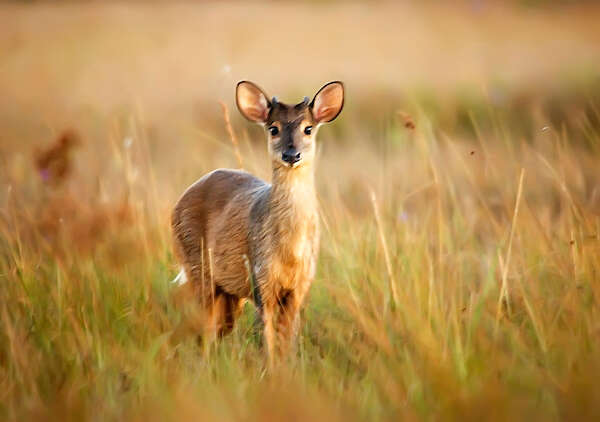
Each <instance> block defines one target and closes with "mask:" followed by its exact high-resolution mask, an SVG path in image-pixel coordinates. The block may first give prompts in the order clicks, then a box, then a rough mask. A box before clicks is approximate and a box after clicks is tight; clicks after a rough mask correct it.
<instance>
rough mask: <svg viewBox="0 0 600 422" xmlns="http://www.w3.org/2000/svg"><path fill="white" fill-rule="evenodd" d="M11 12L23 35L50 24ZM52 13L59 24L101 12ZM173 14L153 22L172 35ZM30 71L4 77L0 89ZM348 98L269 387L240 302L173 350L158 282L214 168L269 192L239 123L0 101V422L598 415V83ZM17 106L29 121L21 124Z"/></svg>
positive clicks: (26, 53)
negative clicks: (173, 232) (174, 211)
mask: <svg viewBox="0 0 600 422" xmlns="http://www.w3.org/2000/svg"><path fill="white" fill-rule="evenodd" d="M3 7H6V6H3ZM11 7H12V6H11ZM14 7H15V8H16V9H15V10H16V11H15V12H14V13H16V14H17V15H19V16H27V19H25V20H24V21H22V22H26V23H27V22H29V23H31V22H36V21H37V20H39V21H40V22H42V21H43V19H42V18H40V17H39V16H38V17H36V16H37V14H42V15H43V14H50V15H52V16H54V14H55V13H57V12H56V11H55V10H54V9H51V8H50V9H49V8H47V6H39V8H38V7H34V8H32V9H21V8H20V7H21V6H19V7H17V6H14ZM62 7H63V9H61V10H62V11H63V12H64V13H65V14H64V16H63V17H62V19H65V20H66V22H69V16H71V14H73V15H72V16H75V17H76V18H82V16H83V19H91V18H89V16H88V15H87V14H86V11H87V10H95V9H93V8H94V7H100V6H97V5H96V6H89V7H92V9H86V8H85V7H82V6H77V7H75V6H62ZM114 7H115V6H110V7H108V9H102V8H101V10H100V12H101V13H108V14H111V13H117V12H115V10H118V9H113V8H114ZM140 7H141V6H140ZM161 7H166V6H161ZM189 7H190V6H181V5H180V6H177V7H175V8H174V9H168V10H169V13H170V14H169V15H168V17H169V19H174V17H176V16H179V14H180V13H181V12H182V11H181V10H180V9H181V8H183V9H184V11H186V13H187V12H190V10H191V9H189ZM308 7H309V6H302V7H301V8H300V14H301V16H304V14H306V13H308V12H307V11H308V10H309V9H308ZM332 7H333V6H332ZM69 8H73V9H74V10H70V9H69ZM237 8H239V6H236V7H234V8H233V12H232V13H233V14H234V18H235V19H238V18H239V16H238V12H239V11H236V10H237ZM254 8H259V6H257V5H254V6H252V8H251V11H252V10H254V11H255V9H254ZM135 10H138V9H135ZM144 10H145V9H144ZM161 10H162V9H161ZM419 10H420V9H419ZM222 12H223V11H222V10H221V9H218V11H217V12H215V13H217V14H218V13H222ZM119 13H121V12H119ZM129 13H131V18H132V19H134V20H135V21H136V22H142V21H144V20H143V19H142V18H141V17H140V16H138V15H137V14H136V13H134V12H127V15H128V16H129ZM160 13H162V12H160ZM160 13H159V14H160ZM194 13H198V12H194ZM273 13H274V16H279V14H281V13H283V11H282V10H280V9H278V8H276V9H275V10H274V11H273ZM344 13H347V14H348V15H347V16H350V17H352V16H354V15H353V14H354V13H358V12H357V11H356V10H355V8H350V11H349V12H344ZM420 13H425V14H426V13H434V16H438V14H437V13H438V12H431V11H430V10H429V11H428V9H425V12H423V11H418V13H417V15H418V16H421V15H420ZM461 13H462V12H461ZM511 13H512V12H511ZM568 13H572V14H573V13H574V14H575V16H579V17H580V13H581V12H580V11H577V10H574V11H573V10H571V11H570V12H568ZM61 16H62V15H61ZM85 16H88V18H85ZM119 16H120V15H119ZM344 16H346V15H344ZM519 16H520V15H518V13H517V14H515V15H509V16H508V17H507V19H511V20H515V21H520V19H521V18H520V17H519ZM371 18H372V19H373V21H375V18H374V17H372V16H371ZM147 19H150V21H152V22H153V19H157V16H154V15H153V17H150V18H147ZM453 19H456V20H457V21H458V22H462V20H463V19H466V18H464V16H463V15H462V14H458V15H456V16H454V18H453ZM453 19H451V20H450V21H449V23H447V25H450V26H452V27H454V26H453V25H455V24H456V21H455V20H453ZM489 19H492V18H489ZM563 19H565V18H564V17H558V16H557V15H556V14H554V13H550V14H549V15H543V14H542V15H536V16H535V18H534V19H533V21H532V22H534V24H535V25H539V26H540V27H542V28H545V27H547V26H552V22H556V21H555V20H558V21H560V22H562V21H563ZM581 19H583V21H585V19H591V18H590V17H589V16H588V17H581ZM75 20H76V21H77V19H75ZM48 22H50V21H48ZM102 22H104V21H102ZM369 22H370V21H369ZM494 22H496V21H493V22H492V23H490V22H487V21H486V22H484V24H485V25H491V26H492V27H493V25H492V24H494ZM21 24H22V25H25V23H21ZM21 24H17V23H14V24H13V25H17V26H18V25H21ZM49 24H50V23H49ZM495 24H498V22H496V23H495ZM485 25H484V26H485ZM105 29H106V28H105ZM409 29H410V28H409ZM141 30H142V31H145V30H148V27H143V28H142V29H141ZM201 30H204V29H201ZM410 30H411V31H415V30H416V29H414V28H413V29H410ZM480 30H481V31H484V29H481V28H480ZM76 31H85V29H81V28H78V27H77V26H76V25H74V24H73V23H71V24H67V25H66V26H65V28H64V32H61V33H60V34H58V35H53V36H49V39H48V40H46V41H44V42H47V43H49V44H52V43H54V42H56V43H58V44H59V45H60V43H61V42H63V43H66V44H68V45H71V44H70V43H71V41H69V40H70V38H68V37H67V38H68V39H63V37H66V36H67V35H68V34H72V33H74V32H76ZM182 31H185V30H184V29H182ZM490 31H491V30H490ZM587 31H588V30H587V29H585V28H583V29H582V32H581V33H574V34H571V35H569V36H570V37H571V38H569V39H570V40H572V39H578V37H582V38H585V37H586V36H587V35H585V34H586V33H587ZM175 34H176V36H179V35H180V34H179V33H178V32H177V31H176V32H175ZM178 34H179V35H178ZM486 34H487V35H485V36H486V37H488V38H490V39H491V38H493V36H494V33H493V31H492V32H489V33H486ZM582 34H583V35H582ZM376 35H377V34H376ZM20 36H21V37H24V35H23V34H21V35H20ZM136 36H139V33H138V34H137V35H136ZM157 36H158V35H157ZM230 36H231V37H233V38H235V36H234V35H230ZM377 36H379V37H383V35H381V34H380V35H377ZM455 36H456V37H457V38H456V39H460V37H459V36H458V35H455ZM510 36H511V37H517V35H514V34H512V35H510ZM520 36H522V37H524V38H525V39H529V38H528V35H523V34H521V35H520ZM53 37H58V38H53ZM260 37H262V35H260V34H259V38H260ZM0 38H1V37H0ZM141 38H143V37H141ZM159 38H160V37H159ZM57 39H58V40H59V41H56V40H57ZM99 39H100V40H102V43H104V42H108V41H110V40H111V38H110V37H107V38H102V37H99ZM126 39H129V38H128V37H126ZM24 40H25V41H23V42H24V43H25V47H24V49H23V50H20V51H19V52H18V53H15V54H16V55H13V56H10V55H8V53H5V54H7V57H9V59H10V60H13V61H11V62H10V64H9V67H5V68H4V69H5V71H6V69H8V70H10V69H12V67H14V68H15V69H16V68H17V64H16V63H17V62H18V61H19V60H22V59H23V57H25V58H27V57H29V58H30V60H34V61H35V60H41V59H40V58H39V57H37V56H35V54H34V52H35V51H37V50H36V49H37V48H39V46H38V45H37V44H36V43H35V42H28V41H27V38H26V37H25V38H24ZM107 40H108V41H107ZM89 42H90V43H92V45H94V44H93V43H94V42H98V40H89ZM430 42H431V41H430ZM567 44H568V43H567ZM102 45H104V44H102ZM502 45H504V43H502ZM557 45H560V44H557ZM140 48H141V49H142V50H143V51H146V50H145V49H146V48H147V46H145V45H144V46H142V47H140ZM502 48H504V47H502ZM100 51H102V50H100ZM589 51H592V50H591V49H590V50H589ZM594 51H595V50H594ZM558 53H560V54H559V55H561V54H565V55H566V54H567V53H566V52H565V51H560V52H558ZM558 53H557V54H558ZM64 54H67V53H66V52H65V53H64ZM69 54H71V53H69ZM86 54H88V53H86ZM132 54H133V55H135V51H133V52H132ZM165 54H166V55H167V56H169V54H168V53H165ZM211 54H212V53H211ZM370 54H372V53H370ZM444 54H448V55H450V52H446V53H444ZM19 57H20V58H19ZM69 57H70V58H71V59H70V60H72V61H73V62H75V63H78V64H77V65H76V66H75V67H76V68H79V66H81V63H80V62H79V61H80V60H83V59H82V58H81V57H80V56H78V55H76V54H74V53H73V55H72V56H69ZM371 59H372V60H373V62H374V63H378V61H377V58H376V57H375V58H373V57H371ZM394 60H396V59H394ZM84 61H85V60H84ZM332 61H334V62H335V60H333V59H332ZM70 63H71V62H70ZM209 63H214V61H213V62H209ZM578 63H579V62H578ZM330 64H331V63H330ZM475 67H477V66H475ZM69 69H71V67H70V65H68V66H66V67H65V72H69V71H70V70H69ZM13 70H14V69H13ZM375 70H376V69H369V72H375ZM428 71H429V70H428ZM554 71H555V69H554V68H552V69H545V71H543V72H542V73H544V75H546V77H548V75H554V76H556V75H555V74H554V73H553V72H554ZM11 72H13V71H11ZM207 72H208V71H207ZM524 73H525V74H526V73H528V72H524ZM67 74H68V73H67ZM103 75H104V74H103ZM34 76H35V75H33V74H19V73H18V72H16V71H14V72H13V73H11V76H10V78H7V79H4V82H2V83H6V84H8V83H9V82H10V81H11V80H12V81H15V80H21V79H19V78H23V80H24V81H26V80H28V78H31V80H32V81H33V80H34ZM92 76H93V74H92ZM63 77H65V79H68V78H67V77H66V76H64V75H63ZM87 77H88V78H91V76H90V74H88V75H87ZM152 77H153V76H152V75H150V76H149V75H148V74H145V76H144V78H152ZM311 77H312V76H311ZM311 77H307V79H302V82H301V84H304V83H305V82H306V81H307V80H311V79H310V78H311ZM446 77H447V75H443V76H440V77H439V80H444V81H446ZM92 79H94V78H92ZM100 79H102V77H100ZM184 79H185V78H184ZM491 79H493V78H491ZM541 79H544V78H541ZM352 81H353V79H352V77H351V76H350V83H348V84H347V85H348V86H349V87H350V89H349V97H348V101H347V107H346V109H345V110H344V112H343V113H342V115H341V116H340V118H339V121H338V122H336V123H334V124H333V125H332V126H331V127H327V128H323V129H322V130H321V133H320V134H319V139H320V146H319V162H318V167H317V183H318V188H317V190H318V192H319V200H320V203H321V222H322V236H321V245H322V246H321V254H320V260H319V266H318V272H317V277H316V280H315V283H314V285H313V287H312V290H311V292H310V295H309V298H308V301H307V303H306V306H305V308H304V309H303V313H302V319H303V323H302V330H301V335H300V339H299V345H298V346H299V347H298V351H297V353H296V354H295V355H294V356H292V357H291V358H290V359H289V361H288V362H286V363H285V364H284V365H282V366H281V367H280V368H278V369H277V370H276V371H274V372H267V370H266V364H265V359H264V354H263V351H262V350H261V349H260V347H259V342H258V341H257V336H256V335H255V334H256V333H255V332H254V328H253V319H254V310H253V308H252V306H251V305H247V307H246V308H245V310H244V314H243V316H242V317H241V319H240V320H239V322H238V324H237V325H236V328H235V330H234V332H233V333H232V335H230V336H228V337H227V338H225V339H224V340H223V341H221V342H219V343H218V344H214V345H211V346H210V347H209V348H207V349H204V350H203V349H202V348H201V347H199V346H198V344H197V342H196V338H195V336H194V335H192V334H189V335H187V334H185V333H183V334H182V335H173V333H176V332H177V328H178V327H179V326H180V323H181V322H182V321H186V320H189V319H193V318H194V315H195V305H194V304H193V303H188V302H185V301H183V300H182V299H181V297H180V294H179V292H178V290H177V288H175V287H174V286H172V285H171V284H170V283H169V281H170V280H171V279H172V278H173V277H174V276H175V274H176V273H177V270H178V269H177V265H176V263H175V261H174V258H173V256H172V246H171V242H170V231H169V226H168V219H169V212H170V208H171V206H172V204H173V203H174V202H175V200H176V198H177V196H178V195H179V194H180V193H181V192H182V191H183V189H184V188H185V187H186V186H187V185H188V184H189V183H191V182H192V181H193V180H194V179H195V178H197V177H199V176H201V175H202V174H203V173H204V172H206V171H209V170H211V169H212V168H215V167H239V166H240V163H241V164H242V165H243V166H244V167H245V168H246V169H247V170H249V171H251V172H253V173H254V174H257V175H259V176H261V177H265V178H268V176H269V170H268V163H267V159H266V155H265V151H264V149H265V148H264V145H263V138H262V136H263V135H262V134H261V133H260V131H259V130H255V129H254V128H248V125H247V124H246V123H242V122H241V120H238V117H237V116H235V114H236V113H237V112H236V113H234V110H229V112H230V114H231V118H230V117H229V116H228V115H226V116H227V117H226V118H225V122H224V121H223V118H222V111H223V110H221V108H220V107H219V104H218V103H217V101H214V103H212V105H209V106H203V107H208V111H207V110H205V109H204V108H200V109H199V111H197V114H195V112H193V111H192V109H193V107H191V106H190V105H189V104H187V103H186V104H187V105H181V107H182V108H183V109H185V110H186V111H185V112H184V113H182V114H179V113H177V112H173V111H172V109H171V108H167V109H168V113H167V112H165V114H164V115H160V114H157V113H156V110H157V109H159V107H158V105H157V103H156V101H155V100H153V99H152V98H153V97H152V96H153V95H154V94H152V93H146V94H148V95H147V96H146V97H142V99H141V100H140V101H139V103H138V104H137V106H127V105H119V106H118V107H115V108H114V109H111V110H109V111H106V110H101V111H100V110H99V108H98V109H97V108H94V107H86V106H81V105H78V106H75V105H73V104H71V105H65V104H64V103H62V102H61V100H60V99H57V100H56V101H57V102H58V103H59V104H58V105H57V108H56V109H54V108H52V107H51V106H50V105H49V104H50V102H51V101H50V100H51V98H50V97H48V98H46V97H43V98H42V97H40V99H39V101H38V100H35V99H34V96H35V95H41V94H40V93H39V92H37V91H36V92H37V93H36V92H33V91H31V92H30V91H27V90H25V91H26V92H24V93H19V94H18V95H17V94H14V96H11V97H10V98H17V97H18V99H19V101H17V103H18V104H19V106H18V107H17V108H15V109H14V110H8V109H6V110H5V109H4V108H2V107H1V106H0V110H3V111H2V113H0V121H2V122H4V124H3V126H2V131H1V132H0V137H1V138H2V140H3V141H2V144H1V145H0V146H1V148H2V150H3V152H5V153H3V154H2V156H1V158H0V163H1V164H0V180H1V181H2V183H1V185H0V188H1V191H0V419H2V420H32V419H41V420H56V419H64V420H124V419H125V420H169V419H176V420H181V419H216V420H258V419H260V420H265V419H266V420H283V419H286V420H289V419H294V420H304V419H326V420H395V419H402V420H437V419H442V420H481V419H486V420H490V419H491V420H514V419H518V420H522V419H536V420H538V419H539V420H597V419H598V418H599V417H600V404H599V403H600V400H599V399H600V393H598V389H597V388H595V384H596V380H597V379H598V375H599V374H600V341H599V339H600V337H599V333H600V331H599V330H600V326H599V325H598V321H599V320H600V319H599V311H600V185H599V179H598V166H599V161H600V155H599V154H600V126H599V124H598V122H600V113H599V112H598V110H600V102H599V97H598V94H599V91H598V86H599V85H598V84H597V78H594V76H593V75H592V76H590V75H588V76H586V77H585V78H581V79H578V78H572V77H570V76H566V74H564V73H563V74H562V76H561V77H559V78H556V79H555V80H553V82H554V83H553V84H545V83H543V82H541V83H540V84H530V83H529V81H528V80H527V78H525V79H524V80H520V79H519V78H518V77H515V80H510V81H509V82H507V87H506V89H505V88H502V87H500V88H497V87H498V85H495V84H494V83H492V82H490V83H486V84H484V86H485V87H486V89H481V87H480V86H479V85H477V84H474V85H462V87H461V88H460V89H456V90H442V91H441V92H440V93H439V94H437V92H438V91H437V90H436V89H437V88H436V83H437V82H435V81H434V82H432V87H433V88H431V89H424V90H420V89H413V90H412V91H411V90H403V89H401V88H397V90H398V92H395V93H394V92H389V91H386V92H388V93H389V97H380V96H378V95H375V94H372V93H371V94H370V93H369V92H365V91H364V90H360V89H358V90H357V91H355V93H353V92H352V89H351V88H352V87H353V86H354V85H353V84H352ZM438 82H439V81H438ZM37 83H40V84H42V82H39V81H38V82H37ZM87 83H88V82H86V84H87ZM180 83H182V84H184V85H185V84H187V82H185V81H184V82H181V81H180ZM278 83H279V82H278ZM389 83H390V82H389V81H387V82H386V81H383V82H382V84H381V85H378V87H381V91H385V89H384V88H385V87H386V86H389ZM444 83H447V81H446V82H444ZM59 85H60V84H58V85H52V87H51V91H52V92H54V91H53V90H54V89H57V87H58V86H59ZM25 86H26V85H25ZM86 86H87V85H86ZM90 86H91V85H90ZM233 86H234V85H231V86H230V88H231V89H230V90H229V91H228V92H229V94H230V95H232V92H233ZM356 86H359V85H356ZM374 86H375V84H374ZM79 88H80V89H82V88H81V86H80V87H79ZM163 88H164V87H163ZM314 88H315V89H316V88H317V86H315V87H314ZM89 89H90V88H89V86H88V87H87V88H85V89H82V90H81V91H77V92H78V93H79V94H74V95H75V97H77V95H80V94H81V95H83V94H82V92H86V93H88V94H89V93H90V92H96V91H94V90H92V91H89ZM96 89H97V94H98V95H99V96H102V97H103V98H108V97H110V95H109V94H107V93H106V92H103V89H104V88H103V85H102V84H100V85H99V86H98V87H97V88H96ZM161 89H162V88H161ZM374 89H375V88H374ZM7 92H9V94H10V92H12V91H7ZM373 92H379V91H377V90H375V91H373ZM10 95H13V94H10ZM48 95H49V96H50V95H54V94H48ZM32 98H33V99H32ZM57 98H58V97H57ZM210 98H213V97H210ZM227 98H229V97H227ZM381 98H385V99H386V101H383V102H382V101H381ZM498 98H502V101H498V100H497V99H498ZM15 101H16V100H15ZM115 101H117V100H115ZM27 102H32V103H33V104H35V107H34V108H36V109H37V110H43V111H44V118H43V119H42V118H39V119H37V118H35V116H34V117H32V116H31V115H30V114H27V113H24V112H23V113H21V112H19V111H18V110H22V109H21V108H20V107H23V104H25V103H27ZM117 103H118V101H117ZM223 105H224V106H225V107H227V105H229V106H230V107H231V101H225V102H224V103H223ZM69 107H73V109H74V110H76V111H73V110H70V111H64V110H62V111H60V109H61V108H67V109H68V108H69ZM211 107H212V108H211ZM15 110H16V111H15ZM215 116H216V117H215ZM219 119H220V120H219ZM40 121H44V122H45V123H39V122H40ZM32 122H37V123H32ZM64 122H68V124H65V123H64ZM69 127H70V128H72V130H71V131H66V132H65V131H64V130H66V129H67V128H69ZM65 136H67V137H72V138H73V139H76V141H73V142H66V143H65V142H64V141H61V139H64V137H65ZM230 136H235V140H236V142H235V145H232V144H231V143H230V142H229V137H230ZM174 137H177V140H174V139H173V138H174ZM51 150H52V151H54V153H52V154H51V153H50V151H51ZM49 155H52V157H53V158H52V159H48V160H44V159H43V157H44V156H49ZM49 161H51V162H52V163H54V164H52V165H49V164H48V162H49Z"/></svg>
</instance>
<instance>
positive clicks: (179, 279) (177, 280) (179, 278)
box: [171, 268, 188, 286]
mask: <svg viewBox="0 0 600 422" xmlns="http://www.w3.org/2000/svg"><path fill="white" fill-rule="evenodd" d="M187 281H188V280H187V276H186V275H185V271H184V270H183V268H182V269H181V271H179V274H177V277H175V278H174V279H173V281H171V283H173V284H177V285H178V286H181V285H182V284H185V283H187Z"/></svg>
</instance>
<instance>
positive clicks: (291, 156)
mask: <svg viewBox="0 0 600 422" xmlns="http://www.w3.org/2000/svg"><path fill="white" fill-rule="evenodd" d="M301 157H302V156H301V154H300V153H299V152H298V151H296V149H295V148H291V149H288V150H287V151H284V152H283V154H281V158H282V159H283V161H285V162H286V163H289V164H294V163H297V162H298V161H300V158H301Z"/></svg>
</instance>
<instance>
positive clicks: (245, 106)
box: [235, 81, 271, 124]
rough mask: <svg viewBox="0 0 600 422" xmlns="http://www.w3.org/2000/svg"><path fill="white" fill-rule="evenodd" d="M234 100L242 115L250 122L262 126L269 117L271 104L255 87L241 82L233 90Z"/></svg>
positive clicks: (246, 82) (250, 83)
mask: <svg viewBox="0 0 600 422" xmlns="http://www.w3.org/2000/svg"><path fill="white" fill-rule="evenodd" d="M235 100H236V103H237V106H238V109H239V110H240V113H242V115H243V116H244V117H245V118H246V119H248V120H250V121H251V122H255V123H261V124H264V123H266V121H267V117H268V116H269V109H270V108H271V103H270V102H269V100H267V95H266V94H265V93H264V91H263V90H262V89H260V88H259V87H258V86H257V85H255V84H253V83H252V82H248V81H241V82H239V83H238V84H237V88H236V90H235Z"/></svg>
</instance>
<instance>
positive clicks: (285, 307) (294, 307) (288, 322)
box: [275, 290, 301, 357]
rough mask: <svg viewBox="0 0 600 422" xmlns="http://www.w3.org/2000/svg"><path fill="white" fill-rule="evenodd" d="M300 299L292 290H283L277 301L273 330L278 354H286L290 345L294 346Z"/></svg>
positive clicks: (298, 320)
mask: <svg viewBox="0 0 600 422" xmlns="http://www.w3.org/2000/svg"><path fill="white" fill-rule="evenodd" d="M300 304H301V300H300V297H299V294H298V292H296V291H294V290H290V291H286V292H283V294H281V295H280V297H279V299H278V302H277V305H278V307H277V311H278V312H277V313H278V315H277V319H276V325H275V332H276V337H277V346H278V352H279V354H280V356H282V357H283V356H286V355H287V354H288V353H289V352H290V347H291V346H295V341H296V337H297V334H298V327H299V322H300Z"/></svg>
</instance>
